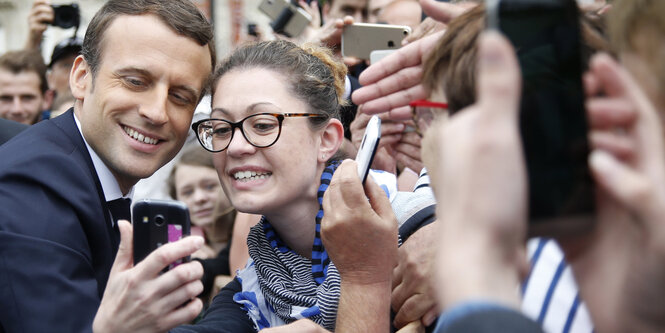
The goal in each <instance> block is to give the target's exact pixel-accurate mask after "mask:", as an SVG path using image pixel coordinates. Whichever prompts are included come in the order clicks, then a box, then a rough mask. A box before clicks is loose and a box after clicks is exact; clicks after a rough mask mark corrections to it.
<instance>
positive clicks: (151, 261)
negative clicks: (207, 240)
mask: <svg viewBox="0 0 665 333" xmlns="http://www.w3.org/2000/svg"><path fill="white" fill-rule="evenodd" d="M201 247H203V238H202V237H199V236H189V237H185V238H183V239H181V240H179V241H177V242H173V243H168V244H165V245H164V246H161V247H160V248H158V249H157V250H155V251H153V252H152V253H150V255H148V256H147V257H146V258H145V259H144V260H143V261H141V262H140V263H138V264H137V265H136V268H137V269H138V272H139V273H138V275H139V278H144V279H146V280H148V279H152V278H153V277H155V276H157V275H158V274H159V272H161V271H162V270H163V269H164V267H166V266H168V265H170V264H171V263H173V262H175V261H177V260H178V259H181V258H184V257H186V256H188V255H190V254H192V253H194V252H196V251H197V250H199V249H200V248H201Z"/></svg>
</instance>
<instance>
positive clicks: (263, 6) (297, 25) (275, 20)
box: [259, 0, 312, 37]
mask: <svg viewBox="0 0 665 333" xmlns="http://www.w3.org/2000/svg"><path fill="white" fill-rule="evenodd" d="M259 10H260V11H262V12H263V13H264V14H266V15H268V17H270V19H272V22H270V27H271V28H272V29H273V31H274V32H276V33H279V34H283V35H285V36H287V37H296V36H298V35H300V34H301V33H302V32H303V31H304V30H305V28H307V26H308V25H309V23H310V22H311V21H312V16H311V15H309V13H307V12H306V11H305V10H304V9H302V8H300V7H298V6H295V5H293V4H291V2H290V1H289V0H262V1H261V3H260V4H259Z"/></svg>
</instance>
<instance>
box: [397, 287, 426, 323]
mask: <svg viewBox="0 0 665 333" xmlns="http://www.w3.org/2000/svg"><path fill="white" fill-rule="evenodd" d="M433 298H434V297H433V296H432V297H427V296H426V295H423V294H415V295H413V296H411V297H409V299H407V300H406V301H405V302H404V304H403V305H402V306H401V307H400V308H399V311H397V314H396V315H395V319H394V320H393V324H394V325H395V327H397V328H400V327H403V326H405V325H407V324H408V323H410V322H414V321H420V320H421V318H422V317H423V316H424V315H425V314H426V313H427V312H428V311H429V310H430V309H431V308H433V307H434V301H433Z"/></svg>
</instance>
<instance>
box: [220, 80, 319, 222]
mask: <svg viewBox="0 0 665 333" xmlns="http://www.w3.org/2000/svg"><path fill="white" fill-rule="evenodd" d="M257 82H261V89H260V90H257V89H256V83H257ZM287 82H288V80H287V78H286V77H284V75H283V74H281V73H278V72H275V71H273V70H269V69H263V68H250V69H234V70H231V71H230V72H228V73H226V74H224V76H222V77H221V78H220V79H219V81H218V83H217V89H216V91H215V95H214V96H213V102H212V107H213V109H212V113H211V117H212V118H217V119H224V120H228V121H231V122H238V121H240V120H242V119H244V118H245V117H248V116H250V115H254V114H258V113H307V112H309V110H308V107H307V104H306V103H305V102H303V101H302V100H300V99H298V98H297V97H296V96H295V95H294V94H293V92H292V91H291V90H290V89H289V87H288V83H287ZM263 127H264V126H263V123H259V124H256V126H255V128H257V129H258V130H262V129H263ZM322 131H323V130H316V131H315V130H312V129H311V128H310V125H309V120H308V119H307V118H304V117H288V118H285V119H284V121H283V122H282V129H281V134H280V135H279V138H278V139H277V141H276V142H275V143H274V144H273V145H272V146H269V147H265V148H257V147H255V146H253V145H251V144H250V143H249V142H248V141H247V140H246V139H245V137H243V135H242V134H241V133H240V130H239V129H235V130H234V135H233V138H232V139H231V142H230V144H229V146H228V148H227V149H226V150H224V151H222V152H219V153H215V154H213V160H214V163H215V167H216V169H217V171H218V173H219V179H220V180H221V182H222V186H223V187H224V191H225V192H226V194H227V195H228V196H229V198H230V199H231V202H232V203H233V206H234V207H235V208H236V209H237V210H238V211H241V212H246V213H254V214H263V215H266V216H268V217H270V216H280V215H281V216H285V215H287V214H292V212H293V210H294V207H297V206H303V205H304V206H306V207H309V206H310V205H312V204H317V201H316V192H317V188H318V186H319V176H320V175H321V172H322V171H323V170H322V169H323V167H322V165H321V163H318V156H320V155H321V151H320V150H319V148H320V146H321V132H322Z"/></svg>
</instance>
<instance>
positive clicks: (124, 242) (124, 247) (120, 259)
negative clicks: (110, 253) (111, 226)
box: [111, 220, 134, 274]
mask: <svg viewBox="0 0 665 333" xmlns="http://www.w3.org/2000/svg"><path fill="white" fill-rule="evenodd" d="M118 229H120V246H119V247H118V253H117V254H116V255H115V261H114V262H113V267H111V274H114V273H115V272H122V271H124V270H127V269H130V268H132V267H133V266H134V234H133V230H134V228H133V227H132V225H131V224H130V223H129V222H128V221H126V220H119V221H118Z"/></svg>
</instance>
